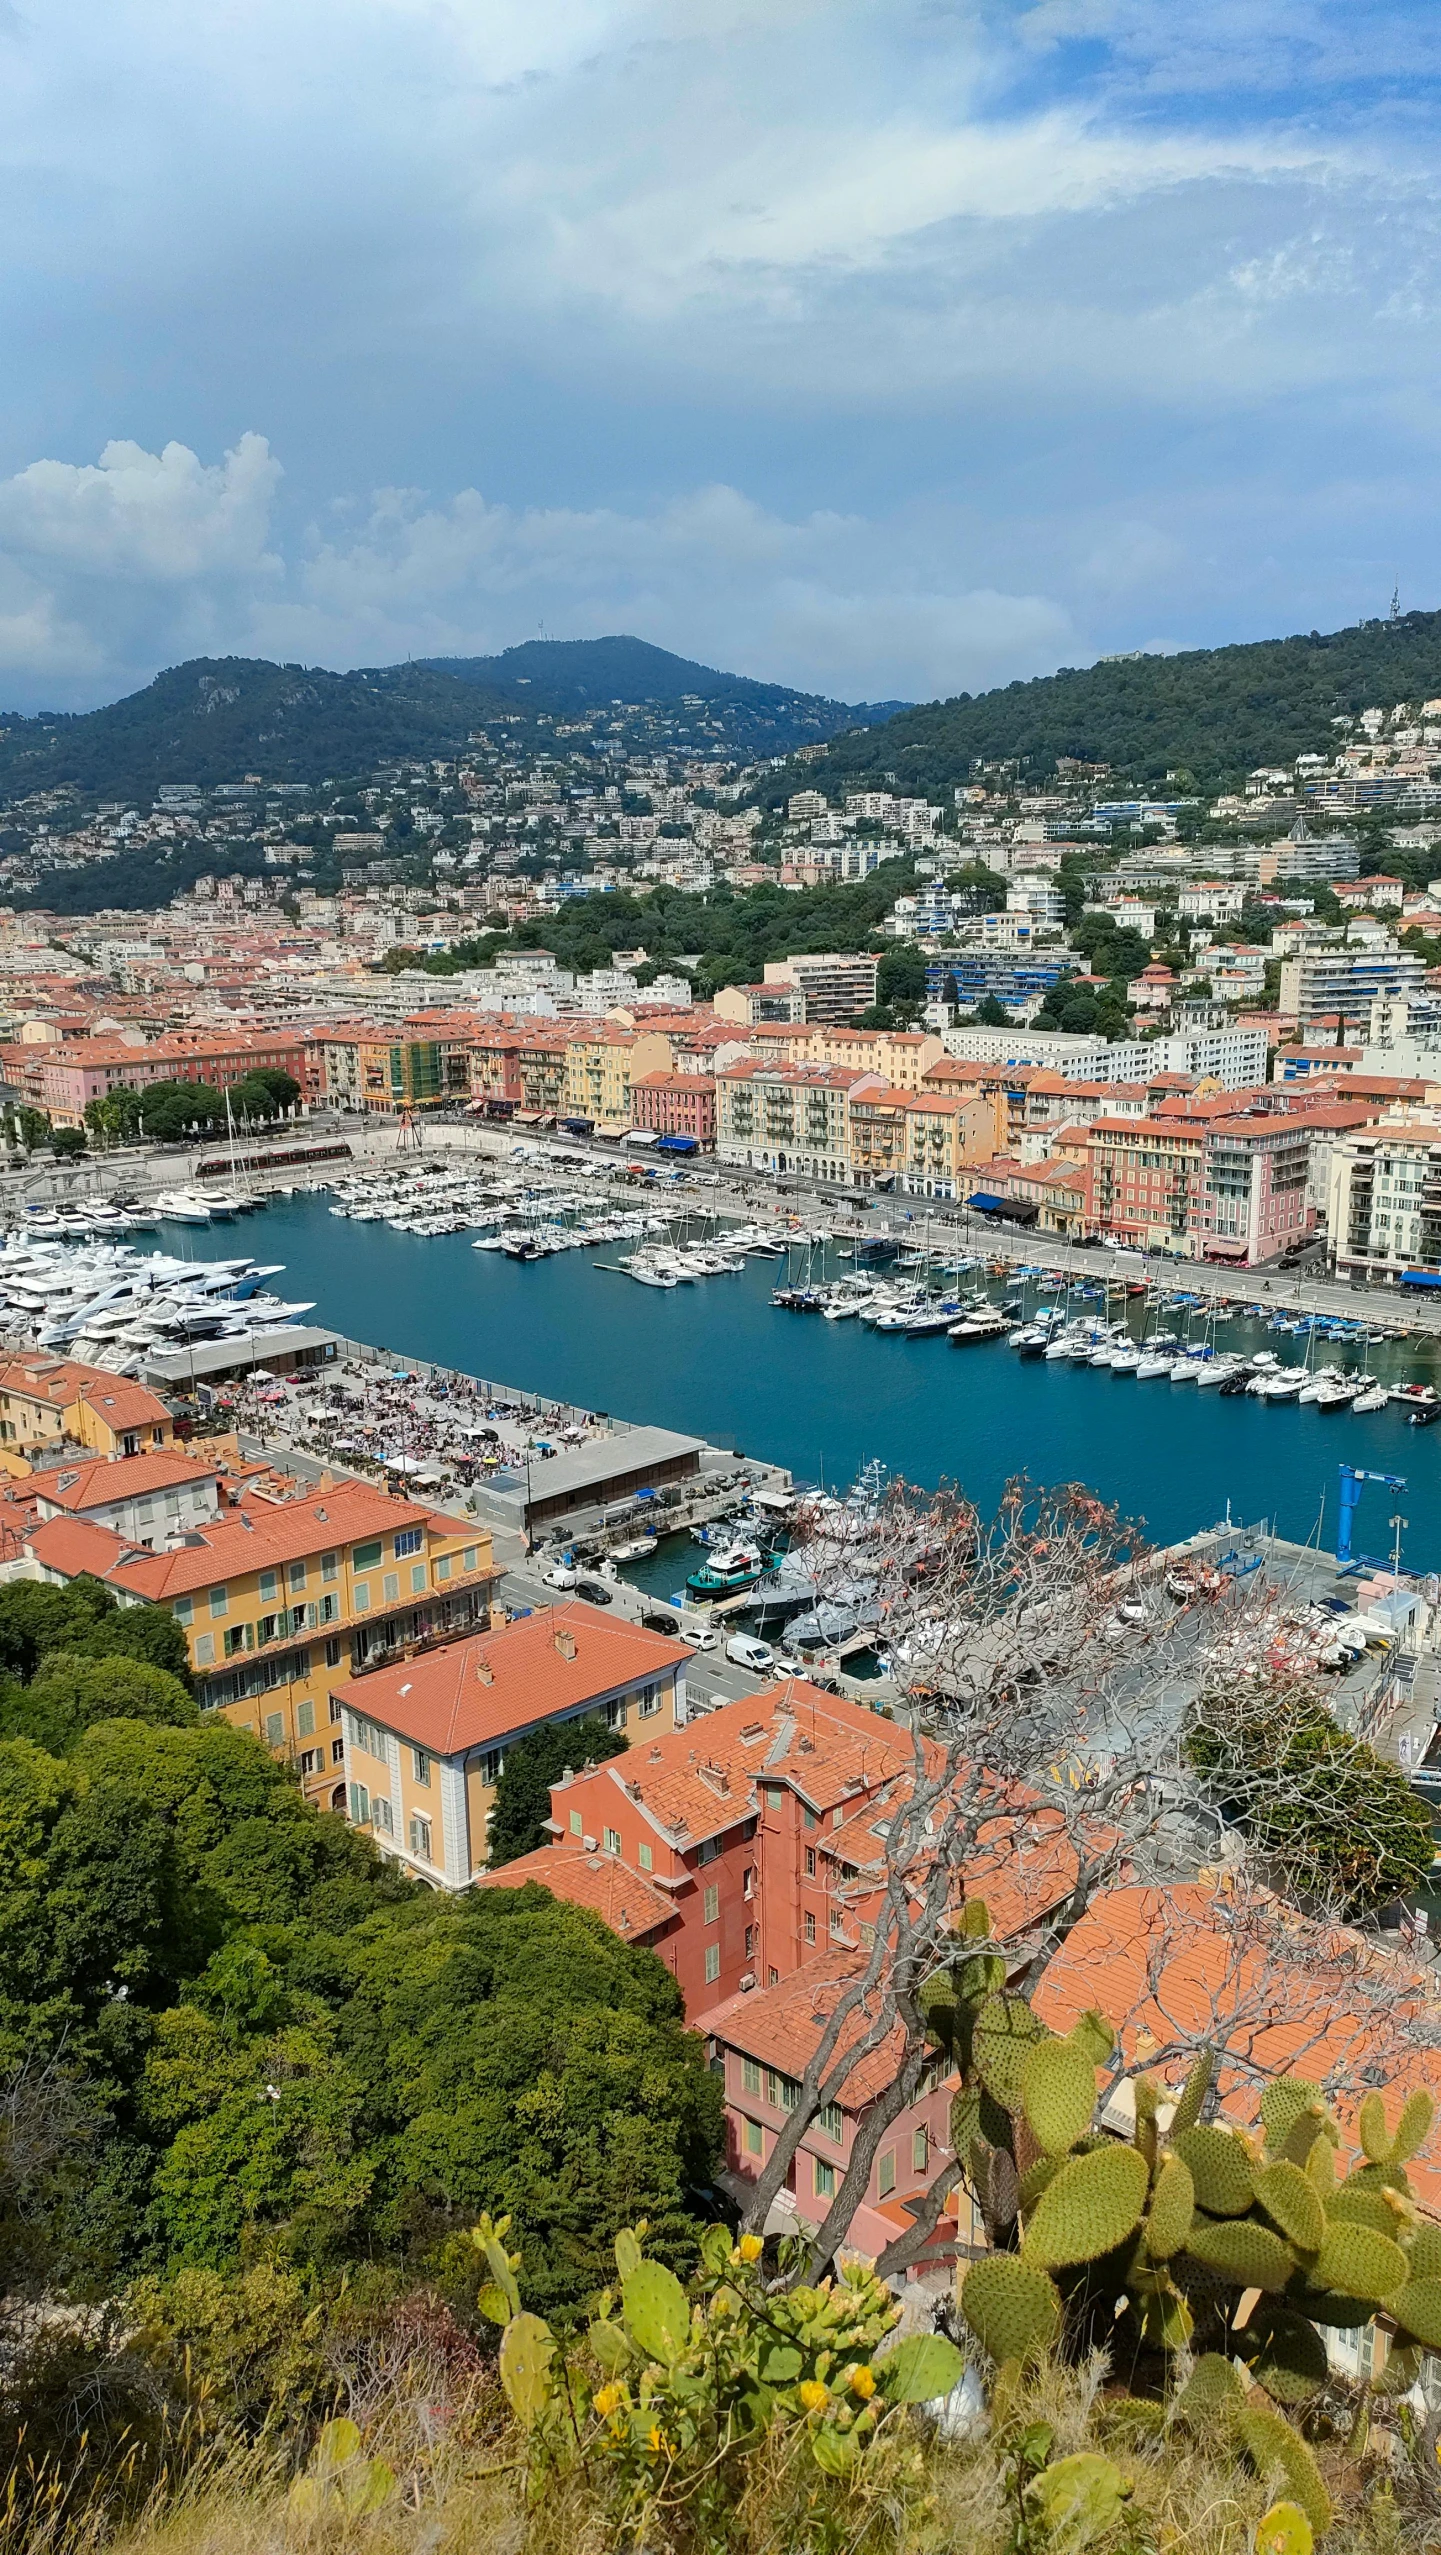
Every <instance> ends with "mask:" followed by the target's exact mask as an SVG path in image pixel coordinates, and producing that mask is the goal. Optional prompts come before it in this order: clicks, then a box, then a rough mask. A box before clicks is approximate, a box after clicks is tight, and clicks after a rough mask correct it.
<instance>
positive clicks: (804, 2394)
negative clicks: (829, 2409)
mask: <svg viewBox="0 0 1441 2555" xmlns="http://www.w3.org/2000/svg"><path fill="white" fill-rule="evenodd" d="M796 2393H797V2395H798V2396H799V2397H800V2400H801V2402H802V2404H803V2405H804V2406H805V2409H806V2411H807V2413H821V2412H823V2411H824V2410H825V2407H826V2406H827V2405H828V2404H829V2402H830V2400H831V2391H830V2388H829V2387H828V2386H822V2384H821V2382H820V2379H819V2378H802V2380H801V2382H800V2385H799V2386H798V2387H797V2389H796Z"/></svg>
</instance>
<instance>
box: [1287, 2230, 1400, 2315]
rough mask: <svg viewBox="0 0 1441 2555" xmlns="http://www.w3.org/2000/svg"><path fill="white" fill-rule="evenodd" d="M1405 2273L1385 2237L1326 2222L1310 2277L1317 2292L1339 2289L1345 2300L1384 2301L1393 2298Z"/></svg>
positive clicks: (1397, 2249) (1396, 2249) (1396, 2248)
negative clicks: (1347, 2298)
mask: <svg viewBox="0 0 1441 2555" xmlns="http://www.w3.org/2000/svg"><path fill="white" fill-rule="evenodd" d="M1408 2269H1409V2265H1408V2263H1407V2260H1406V2256H1405V2255H1404V2253H1403V2252H1402V2250H1401V2248H1400V2246H1399V2245H1398V2244H1393V2243H1392V2241H1391V2238H1390V2237H1389V2236H1383V2235H1380V2234H1379V2233H1378V2232H1377V2230H1376V2229H1375V2228H1374V2227H1351V2226H1347V2225H1346V2223H1345V2221H1344V2220H1343V2219H1337V2218H1330V2219H1328V2220H1327V2222H1326V2241H1325V2243H1324V2244H1323V2245H1322V2247H1321V2250H1320V2252H1319V2253H1318V2254H1317V2256H1316V2259H1315V2261H1314V2263H1313V2264H1312V2265H1311V2276H1312V2278H1313V2279H1314V2280H1315V2282H1316V2285H1317V2287H1318V2288H1320V2289H1339V2290H1340V2291H1341V2292H1342V2294H1343V2296H1346V2297H1352V2298H1377V2299H1386V2298H1392V2297H1394V2296H1395V2294H1396V2291H1397V2290H1398V2289H1399V2288H1400V2287H1401V2285H1402V2283H1403V2282H1404V2280H1405V2278H1406V2274H1407V2271H1408Z"/></svg>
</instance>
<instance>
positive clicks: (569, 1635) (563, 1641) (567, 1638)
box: [555, 1625, 575, 1659]
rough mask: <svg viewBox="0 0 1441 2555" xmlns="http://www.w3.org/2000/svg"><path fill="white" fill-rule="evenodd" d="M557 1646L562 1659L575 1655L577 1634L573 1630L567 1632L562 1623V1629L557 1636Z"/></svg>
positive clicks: (571, 1657)
mask: <svg viewBox="0 0 1441 2555" xmlns="http://www.w3.org/2000/svg"><path fill="white" fill-rule="evenodd" d="M555 1646H556V1648H557V1650H558V1651H559V1652H560V1655H561V1657H562V1659H573V1658H574V1657H575V1634H574V1633H573V1632H567V1631H566V1629H565V1627H564V1625H562V1626H561V1629H560V1631H559V1632H558V1633H557V1634H556V1636H555Z"/></svg>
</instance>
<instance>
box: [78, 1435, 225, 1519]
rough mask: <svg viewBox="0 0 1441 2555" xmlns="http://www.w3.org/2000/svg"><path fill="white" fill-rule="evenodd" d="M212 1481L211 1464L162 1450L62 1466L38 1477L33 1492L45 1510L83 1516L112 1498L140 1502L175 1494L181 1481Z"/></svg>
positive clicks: (106, 1505) (103, 1457) (107, 1506)
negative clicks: (161, 1494)
mask: <svg viewBox="0 0 1441 2555" xmlns="http://www.w3.org/2000/svg"><path fill="white" fill-rule="evenodd" d="M216 1479H217V1475H216V1470H215V1466H214V1465H213V1464H207V1463H206V1462H205V1461H204V1460H203V1459H202V1458H197V1457H196V1456H194V1455H180V1454H177V1453H175V1452H174V1451H173V1450H172V1449H171V1448H170V1447H168V1446H166V1447H157V1448H156V1449H155V1451H154V1452H153V1453H151V1454H148V1455H122V1456H120V1457H119V1458H118V1459H117V1460H115V1461H112V1460H111V1458H110V1457H109V1456H107V1455H95V1456H92V1457H91V1458H90V1460H89V1461H88V1462H85V1463H79V1464H61V1465H59V1466H57V1468H56V1470H55V1471H54V1472H53V1473H44V1474H42V1475H41V1476H40V1478H39V1479H38V1480H37V1482H36V1484H35V1489H36V1494H37V1496H38V1497H39V1498H40V1499H41V1500H43V1501H45V1502H47V1503H48V1504H49V1505H50V1506H52V1507H55V1508H68V1509H70V1510H72V1511H73V1513H74V1514H75V1515H77V1516H82V1515H83V1514H84V1512H85V1510H86V1509H87V1508H109V1507H111V1506H113V1504H114V1502H115V1501H116V1500H117V1499H144V1498H145V1497H146V1495H147V1493H148V1492H150V1491H156V1490H177V1489H178V1488H179V1487H180V1485H181V1483H182V1482H203V1481H206V1480H210V1481H214V1480H216Z"/></svg>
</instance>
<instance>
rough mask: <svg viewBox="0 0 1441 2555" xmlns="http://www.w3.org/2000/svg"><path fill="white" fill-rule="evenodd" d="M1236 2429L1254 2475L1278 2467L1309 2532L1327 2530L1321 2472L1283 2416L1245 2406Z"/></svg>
mask: <svg viewBox="0 0 1441 2555" xmlns="http://www.w3.org/2000/svg"><path fill="white" fill-rule="evenodd" d="M1237 2429H1238V2430H1239V2432H1240V2435H1241V2439H1242V2442H1243V2445H1244V2447H1245V2450H1246V2454H1247V2456H1248V2457H1249V2458H1250V2459H1251V2462H1252V2464H1253V2465H1254V2466H1255V2468H1256V2471H1257V2473H1258V2474H1260V2475H1269V2474H1271V2473H1272V2472H1273V2471H1274V2470H1275V2468H1277V2467H1279V2468H1280V2470H1281V2473H1282V2474H1283V2475H1284V2476H1285V2478H1286V2482H1287V2484H1288V2485H1289V2486H1290V2488H1291V2494H1292V2497H1293V2499H1294V2500H1296V2501H1298V2502H1299V2503H1300V2505H1301V2508H1302V2510H1303V2511H1304V2512H1305V2514H1306V2517H1307V2519H1308V2520H1309V2521H1310V2523H1311V2526H1312V2528H1313V2529H1315V2530H1316V2531H1317V2532H1318V2533H1319V2532H1320V2531H1321V2530H1323V2529H1327V2528H1329V2527H1330V2525H1331V2497H1330V2495H1329V2493H1328V2492H1327V2490H1326V2487H1325V2485H1324V2484H1323V2483H1322V2481H1321V2470H1320V2468H1319V2467H1318V2466H1317V2464H1316V2461H1315V2459H1314V2458H1313V2456H1312V2455H1311V2452H1310V2450H1309V2449H1308V2448H1307V2446H1306V2443H1305V2441H1304V2440H1303V2439H1301V2438H1300V2437H1299V2435H1298V2434H1297V2433H1296V2432H1295V2431H1293V2430H1292V2428H1291V2425H1290V2423H1289V2422H1288V2421H1287V2420H1286V2419H1285V2416H1284V2415H1283V2414H1280V2413H1274V2412H1272V2411H1271V2409H1270V2407H1269V2406H1267V2405H1263V2404H1248V2405H1247V2406H1246V2408H1245V2410H1244V2411H1243V2412H1242V2414H1241V2415H1240V2417H1239V2420H1238V2422H1237Z"/></svg>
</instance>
